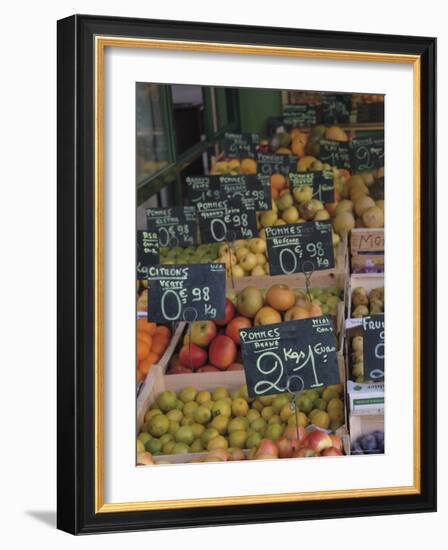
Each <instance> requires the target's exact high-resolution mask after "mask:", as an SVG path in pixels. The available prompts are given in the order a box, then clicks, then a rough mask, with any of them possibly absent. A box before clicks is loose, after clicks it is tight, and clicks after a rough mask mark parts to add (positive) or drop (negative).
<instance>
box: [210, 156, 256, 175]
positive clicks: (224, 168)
mask: <svg viewBox="0 0 448 550" xmlns="http://www.w3.org/2000/svg"><path fill="white" fill-rule="evenodd" d="M256 173H257V162H256V161H255V160H254V159H253V158H241V159H239V158H231V159H220V160H216V161H215V162H214V163H213V164H212V167H211V170H210V174H216V175H229V174H230V175H232V176H234V175H237V174H256Z"/></svg>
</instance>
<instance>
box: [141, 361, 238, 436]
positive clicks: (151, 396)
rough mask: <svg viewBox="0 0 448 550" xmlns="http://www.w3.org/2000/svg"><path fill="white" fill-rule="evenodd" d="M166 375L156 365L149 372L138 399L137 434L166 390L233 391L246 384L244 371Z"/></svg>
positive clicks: (160, 367)
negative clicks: (218, 388) (147, 414)
mask: <svg viewBox="0 0 448 550" xmlns="http://www.w3.org/2000/svg"><path fill="white" fill-rule="evenodd" d="M164 373H165V371H164V369H163V368H162V366H161V365H154V366H153V367H152V368H151V369H150V370H149V372H148V376H147V377H146V379H145V383H144V385H143V387H142V389H141V391H140V393H139V395H138V398H137V432H138V431H139V430H140V428H141V426H142V424H143V420H144V417H145V413H146V411H147V410H148V408H149V407H150V405H151V404H152V403H153V402H154V401H155V399H156V398H157V396H158V395H159V394H160V393H162V392H163V391H165V390H172V391H174V392H178V391H179V390H181V389H182V388H185V387H186V386H194V387H195V388H196V389H197V390H198V391H202V390H214V389H215V388H217V387H218V386H223V387H225V388H227V389H228V390H230V391H233V390H236V389H237V388H239V387H240V386H242V385H243V384H245V383H246V376H245V374H244V371H229V372H226V371H223V372H219V373H218V372H200V373H192V374H173V375H170V376H164Z"/></svg>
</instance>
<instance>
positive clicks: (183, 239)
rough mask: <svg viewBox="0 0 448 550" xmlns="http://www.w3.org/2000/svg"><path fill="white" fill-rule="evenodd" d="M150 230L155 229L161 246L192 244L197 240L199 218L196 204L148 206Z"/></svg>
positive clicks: (148, 227) (147, 217) (147, 214)
mask: <svg viewBox="0 0 448 550" xmlns="http://www.w3.org/2000/svg"><path fill="white" fill-rule="evenodd" d="M146 224H147V229H148V231H155V232H156V233H157V235H158V237H159V244H160V246H190V245H192V244H196V242H197V219H196V209H195V208H194V206H176V207H174V208H147V209H146Z"/></svg>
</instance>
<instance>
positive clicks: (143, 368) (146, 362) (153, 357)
mask: <svg viewBox="0 0 448 550" xmlns="http://www.w3.org/2000/svg"><path fill="white" fill-rule="evenodd" d="M159 359H160V355H158V354H157V353H154V352H153V351H151V352H150V353H149V354H148V356H147V357H145V359H143V360H142V361H139V364H138V370H139V371H140V372H142V373H143V374H145V375H146V374H147V373H148V371H149V369H150V368H151V367H152V366H153V365H155V364H156V363H157V362H158V361H159Z"/></svg>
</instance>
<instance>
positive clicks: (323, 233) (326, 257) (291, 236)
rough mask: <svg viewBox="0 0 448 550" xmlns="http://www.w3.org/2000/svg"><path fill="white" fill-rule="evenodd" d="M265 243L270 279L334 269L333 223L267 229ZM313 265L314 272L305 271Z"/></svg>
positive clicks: (301, 224) (322, 222)
mask: <svg viewBox="0 0 448 550" xmlns="http://www.w3.org/2000/svg"><path fill="white" fill-rule="evenodd" d="M266 240H267V245H268V259H269V272H270V274H271V275H284V274H286V275H289V274H291V273H301V272H303V271H319V270H322V269H331V268H332V267H334V254H333V241H332V232H331V223H330V221H327V220H325V221H311V222H304V223H293V224H288V225H276V226H271V227H266ZM310 262H311V264H312V265H313V269H311V270H310V269H304V268H307V266H308V265H310Z"/></svg>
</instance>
